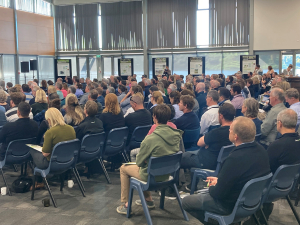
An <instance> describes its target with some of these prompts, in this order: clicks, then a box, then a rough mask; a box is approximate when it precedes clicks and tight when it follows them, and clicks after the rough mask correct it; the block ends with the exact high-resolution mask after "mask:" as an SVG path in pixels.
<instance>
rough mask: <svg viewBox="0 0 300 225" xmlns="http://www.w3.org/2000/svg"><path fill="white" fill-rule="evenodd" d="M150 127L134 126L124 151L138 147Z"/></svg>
mask: <svg viewBox="0 0 300 225" xmlns="http://www.w3.org/2000/svg"><path fill="white" fill-rule="evenodd" d="M151 127H152V125H147V126H140V127H136V128H135V129H134V131H133V133H132V136H131V138H130V142H129V144H128V145H127V146H126V151H127V152H129V151H130V150H132V149H135V148H139V147H140V146H141V143H142V141H143V140H144V139H145V137H146V136H147V134H148V132H149V130H150V129H151Z"/></svg>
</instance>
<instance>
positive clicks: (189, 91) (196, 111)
mask: <svg viewBox="0 0 300 225" xmlns="http://www.w3.org/2000/svg"><path fill="white" fill-rule="evenodd" d="M180 94H181V95H189V96H192V97H193V100H194V102H195V104H194V107H193V112H194V113H195V114H196V115H198V114H199V103H198V101H197V99H196V96H195V94H194V91H191V90H182V91H181V92H180Z"/></svg>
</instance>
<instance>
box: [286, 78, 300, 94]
mask: <svg viewBox="0 0 300 225" xmlns="http://www.w3.org/2000/svg"><path fill="white" fill-rule="evenodd" d="M286 81H287V82H289V83H290V84H291V88H296V89H297V90H298V91H299V93H300V77H288V78H287V79H286Z"/></svg>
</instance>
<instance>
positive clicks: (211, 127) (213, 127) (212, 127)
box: [208, 125, 221, 132]
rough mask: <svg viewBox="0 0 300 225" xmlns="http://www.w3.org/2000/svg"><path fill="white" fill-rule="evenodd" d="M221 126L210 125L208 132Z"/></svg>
mask: <svg viewBox="0 0 300 225" xmlns="http://www.w3.org/2000/svg"><path fill="white" fill-rule="evenodd" d="M220 126H221V125H215V126H210V127H209V128H208V132H209V131H211V130H213V129H216V128H219V127H220Z"/></svg>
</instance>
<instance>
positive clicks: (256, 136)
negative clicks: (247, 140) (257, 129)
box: [255, 133, 261, 142]
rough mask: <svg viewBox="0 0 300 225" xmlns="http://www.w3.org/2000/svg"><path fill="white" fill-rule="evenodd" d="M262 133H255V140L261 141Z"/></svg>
mask: <svg viewBox="0 0 300 225" xmlns="http://www.w3.org/2000/svg"><path fill="white" fill-rule="evenodd" d="M260 138H261V133H260V134H256V135H255V141H257V142H260Z"/></svg>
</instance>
